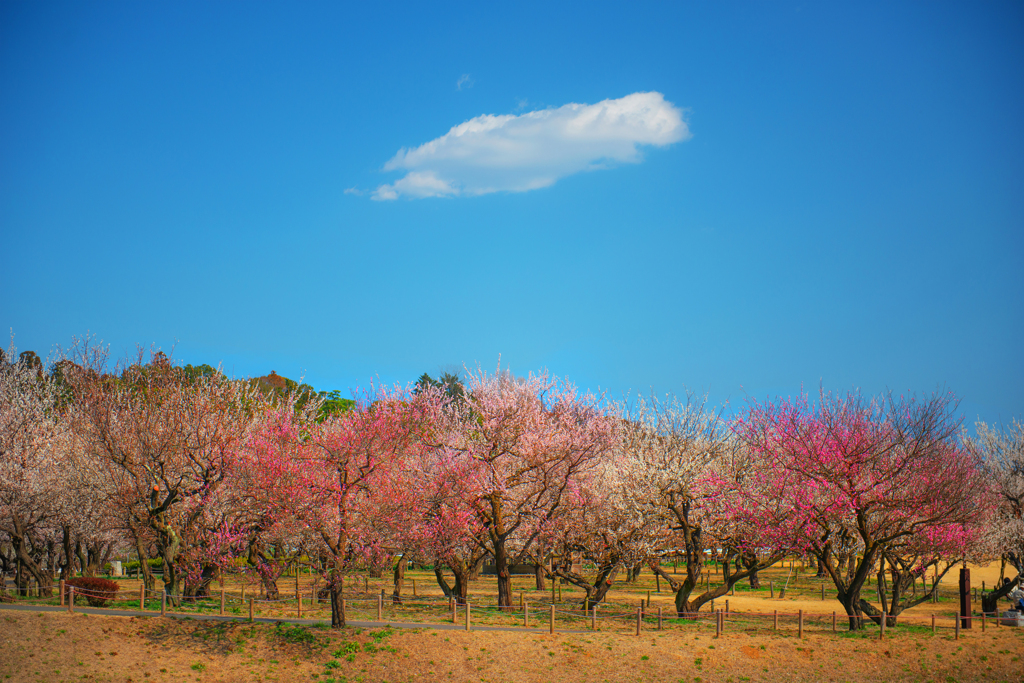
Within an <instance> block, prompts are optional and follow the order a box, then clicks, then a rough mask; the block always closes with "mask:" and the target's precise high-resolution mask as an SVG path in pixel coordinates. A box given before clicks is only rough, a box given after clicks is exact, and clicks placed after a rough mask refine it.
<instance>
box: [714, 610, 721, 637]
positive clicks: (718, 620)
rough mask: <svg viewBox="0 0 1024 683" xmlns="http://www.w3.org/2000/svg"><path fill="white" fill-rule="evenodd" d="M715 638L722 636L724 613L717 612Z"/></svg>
mask: <svg viewBox="0 0 1024 683" xmlns="http://www.w3.org/2000/svg"><path fill="white" fill-rule="evenodd" d="M714 614H715V638H720V637H721V636H722V613H721V612H715V613H714Z"/></svg>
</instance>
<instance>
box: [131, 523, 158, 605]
mask: <svg viewBox="0 0 1024 683" xmlns="http://www.w3.org/2000/svg"><path fill="white" fill-rule="evenodd" d="M135 554H136V555H138V556H139V571H140V572H142V585H144V586H145V587H146V592H147V593H149V592H152V591H154V590H156V581H155V580H154V579H153V569H152V568H151V567H150V566H149V555H148V554H147V553H146V547H145V545H144V544H143V543H142V541H141V540H139V537H138V536H136V537H135Z"/></svg>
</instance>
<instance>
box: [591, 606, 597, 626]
mask: <svg viewBox="0 0 1024 683" xmlns="http://www.w3.org/2000/svg"><path fill="white" fill-rule="evenodd" d="M590 630H591V631H596V630H597V605H594V606H593V607H591V608H590Z"/></svg>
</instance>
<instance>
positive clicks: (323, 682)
mask: <svg viewBox="0 0 1024 683" xmlns="http://www.w3.org/2000/svg"><path fill="white" fill-rule="evenodd" d="M1022 653H1024V634H1022V633H1021V632H1020V631H1019V630H1017V629H1009V628H1002V629H989V630H988V631H987V632H986V633H984V634H982V633H980V632H979V633H973V634H971V635H969V636H965V637H963V638H961V639H960V640H959V641H954V640H952V639H951V638H948V637H946V636H942V635H940V636H932V635H931V634H930V633H907V632H903V633H900V634H898V635H896V636H895V637H891V638H889V639H887V640H885V641H882V642H880V641H878V640H874V639H866V638H854V637H844V636H838V637H835V636H831V635H811V636H808V637H806V638H804V639H803V640H802V641H800V640H797V639H796V638H795V637H786V636H766V635H763V634H756V635H748V634H745V633H731V634H727V635H725V636H724V637H723V638H721V639H718V640H716V639H714V638H712V637H710V636H708V635H692V634H684V633H657V632H654V633H650V634H645V635H644V636H641V637H635V636H629V635H622V634H602V633H596V634H591V633H585V634H573V635H554V636H550V635H547V634H543V635H541V634H522V633H486V632H472V633H466V632H464V631H427V630H424V631H404V630H401V629H396V630H394V631H389V630H383V631H382V630H378V631H356V630H351V629H350V630H346V631H343V632H342V633H340V634H338V633H331V632H329V631H328V630H319V629H292V628H291V627H281V626H278V627H274V626H261V625H256V626H249V625H247V624H230V625H218V624H209V623H199V622H193V621H175V620H170V619H159V618H154V619H131V618H119V617H98V616H86V615H81V614H79V615H74V616H71V615H65V614H52V613H48V614H36V613H0V680H2V681H4V683H7V682H8V681H10V682H11V683H15V682H20V681H82V680H87V681H120V682H125V681H133V682H139V681H153V682H154V683H156V682H164V681H183V680H188V681H199V682H205V681H231V682H233V681H239V682H241V681H246V682H248V681H317V682H318V683H342V682H343V681H344V682H345V683H351V682H357V681H358V682H370V681H390V682H392V683H395V682H398V681H433V680H440V681H475V682H481V683H490V682H494V683H498V682H505V681H510V682H522V683H534V682H541V681H559V683H575V682H581V683H582V682H584V681H593V682H603V681H688V682H690V681H701V682H704V681H730V680H731V681H744V680H750V681H904V680H906V681H949V680H955V681H967V680H986V681H987V680H991V681H1021V680H1024V668H1022V667H1024V663H1022V661H1021V659H1020V657H1021V654H1022Z"/></svg>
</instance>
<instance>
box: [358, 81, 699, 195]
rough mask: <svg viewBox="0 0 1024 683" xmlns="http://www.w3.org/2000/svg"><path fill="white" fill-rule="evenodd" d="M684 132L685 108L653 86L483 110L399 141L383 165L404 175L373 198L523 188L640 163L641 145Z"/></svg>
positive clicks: (656, 143) (661, 141) (687, 133)
mask: <svg viewBox="0 0 1024 683" xmlns="http://www.w3.org/2000/svg"><path fill="white" fill-rule="evenodd" d="M689 137H690V130H689V128H687V126H686V122H685V121H684V120H683V113H682V111H681V110H680V109H679V108H678V107H676V106H675V105H673V104H672V103H671V102H667V101H666V100H665V96H664V95H662V94H661V93H658V92H646V93H633V94H632V95H627V96H626V97H622V98H619V99H617V100H604V101H602V102H598V103H597V104H567V105H565V106H563V107H559V108H557V109H543V110H540V111H532V112H527V113H525V114H520V115H518V116H516V115H512V114H508V115H504V116H492V115H489V114H486V115H483V116H477V117H476V118H473V119H470V120H469V121H466V122H465V123H462V124H459V125H458V126H455V127H454V128H452V129H451V130H450V131H448V132H447V133H446V134H445V135H442V136H441V137H439V138H437V139H435V140H431V141H430V142H427V143H424V144H422V145H420V146H419V147H415V148H412V149H405V148H403V149H400V150H399V151H398V154H396V155H395V156H394V157H393V158H392V159H391V160H390V161H388V162H387V163H386V164H385V165H384V170H385V171H405V172H406V175H405V176H404V177H402V178H400V179H399V180H396V181H395V182H394V183H391V184H386V185H381V186H380V187H378V188H377V189H376V190H375V191H374V193H373V198H374V199H378V200H387V199H398V198H399V197H410V198H420V197H451V196H473V195H481V194H488V193H490V192H526V191H527V190H536V189H538V188H542V187H548V186H549V185H552V184H554V183H555V182H556V181H557V180H558V179H559V178H563V177H565V176H567V175H571V174H573V173H579V172H580V171H586V170H591V169H597V168H607V167H609V166H611V165H614V164H619V163H638V162H640V161H642V156H641V154H640V150H639V149H638V147H639V146H640V145H653V146H656V147H663V146H665V145H670V144H672V143H674V142H679V141H681V140H686V139H688V138H689Z"/></svg>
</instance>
